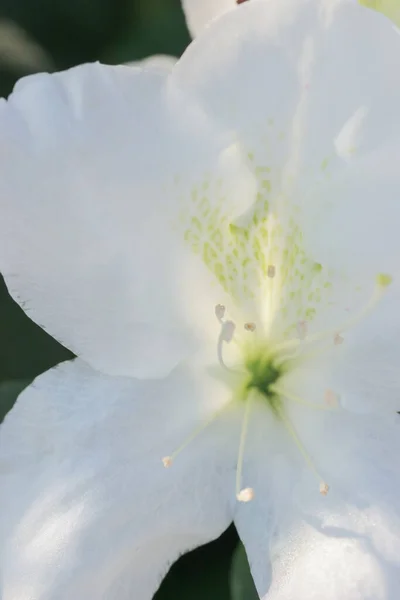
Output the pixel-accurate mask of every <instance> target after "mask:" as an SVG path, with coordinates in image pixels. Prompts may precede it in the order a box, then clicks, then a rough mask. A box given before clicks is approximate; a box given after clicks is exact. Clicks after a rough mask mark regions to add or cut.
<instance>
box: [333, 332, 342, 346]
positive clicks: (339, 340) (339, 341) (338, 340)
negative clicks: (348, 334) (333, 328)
mask: <svg viewBox="0 0 400 600" xmlns="http://www.w3.org/2000/svg"><path fill="white" fill-rule="evenodd" d="M343 342H344V338H343V337H342V336H341V335H340V334H339V333H335V335H334V338H333V343H334V344H335V346H340V344H343Z"/></svg>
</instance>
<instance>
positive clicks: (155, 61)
mask: <svg viewBox="0 0 400 600" xmlns="http://www.w3.org/2000/svg"><path fill="white" fill-rule="evenodd" d="M177 60H178V59H177V58H176V57H175V56H170V55H169V54H154V55H153V56H148V57H147V58H143V59H142V60H135V61H132V62H129V63H126V64H127V65H128V66H130V67H151V68H152V69H156V70H157V71H167V72H168V73H169V72H170V71H171V70H172V68H173V67H174V65H175V63H176V61H177Z"/></svg>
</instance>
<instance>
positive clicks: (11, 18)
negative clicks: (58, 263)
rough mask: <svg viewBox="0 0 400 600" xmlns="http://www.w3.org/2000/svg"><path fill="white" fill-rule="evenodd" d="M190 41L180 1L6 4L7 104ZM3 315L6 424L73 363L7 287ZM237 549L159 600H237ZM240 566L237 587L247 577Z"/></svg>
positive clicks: (204, 557)
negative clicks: (39, 385)
mask: <svg viewBox="0 0 400 600" xmlns="http://www.w3.org/2000/svg"><path fill="white" fill-rule="evenodd" d="M189 41H190V39H189V35H188V32H187V30H186V26H185V21H184V16H183V13H182V11H181V7H180V1H179V0H0V96H7V95H8V94H9V93H10V92H11V90H12V88H13V86H14V84H15V82H16V81H17V80H18V79H19V78H20V77H22V76H24V75H28V74H31V73H35V72H40V71H48V72H51V71H54V70H60V69H65V68H68V67H71V66H73V65H76V64H79V63H83V62H90V61H95V60H100V61H102V62H105V63H110V64H118V63H125V62H131V61H135V60H139V59H141V58H144V57H146V56H148V55H151V54H172V55H175V56H179V55H180V54H182V52H183V50H184V49H185V47H186V46H187V44H188V43H189ZM0 311H1V312H0V314H1V318H0V421H1V420H2V419H3V417H4V416H5V415H6V413H7V412H8V411H9V410H10V409H11V408H12V406H13V403H14V402H15V400H16V398H17V396H18V394H19V393H20V392H21V391H22V390H23V389H24V387H25V386H26V385H28V384H29V383H30V382H31V381H32V380H33V379H34V378H35V376H36V375H38V374H40V373H42V372H43V371H45V370H46V369H48V368H50V367H52V366H53V365H55V364H57V363H59V362H61V361H63V360H67V359H69V358H71V357H72V356H73V355H72V354H71V352H69V351H68V350H67V349H65V348H63V347H62V346H61V345H60V344H58V343H57V342H56V341H55V340H54V339H52V338H51V337H50V336H49V335H47V334H46V333H45V332H44V331H43V330H42V329H40V328H39V327H38V326H37V325H35V324H34V323H33V322H32V321H31V320H30V319H29V318H28V317H27V316H26V315H25V313H24V312H23V311H22V310H21V309H20V308H19V307H18V306H17V305H16V304H15V303H14V302H13V300H11V298H10V296H9V295H8V293H7V290H6V287H5V285H4V282H3V281H2V280H1V279H0ZM237 541H238V538H237V534H236V532H235V530H234V528H233V527H231V528H230V529H229V530H228V531H227V532H226V533H225V534H224V535H223V536H222V537H221V538H220V539H219V540H217V541H216V542H213V543H211V544H208V545H207V546H204V547H202V548H199V549H197V550H195V551H194V552H191V553H189V554H187V555H186V556H184V557H182V558H181V559H180V560H179V561H178V562H177V563H176V564H175V565H174V566H173V567H172V569H171V571H170V573H169V574H168V575H167V577H166V579H165V581H164V583H163V584H162V586H161V589H160V591H159V592H158V593H157V594H156V600H177V599H178V600H181V599H182V600H185V599H186V598H187V599H189V598H190V600H200V599H201V600H204V599H206V598H207V600H230V598H231V595H230V571H231V559H232V555H233V552H234V550H235V547H236V545H237ZM235 564H236V566H235V567H234V568H235V573H236V574H235V575H234V581H237V578H238V576H239V578H241V577H242V575H238V573H239V571H236V569H238V566H237V560H236V563H235ZM241 572H242V571H240V573H241ZM243 577H244V578H245V579H246V575H243ZM247 577H248V574H247ZM246 581H247V579H246ZM246 585H247V583H246ZM234 587H235V589H238V588H237V583H235V585H234ZM239 587H240V584H239ZM243 589H245V588H243ZM246 589H247V588H246ZM235 593H236V592H235ZM132 597H134V592H133V593H132ZM232 598H234V599H235V600H242V598H244V597H243V596H238V595H237V594H236V595H234V596H232ZM246 600H252V599H251V598H250V597H249V598H246Z"/></svg>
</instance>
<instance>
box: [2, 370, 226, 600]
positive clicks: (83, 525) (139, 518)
mask: <svg viewBox="0 0 400 600" xmlns="http://www.w3.org/2000/svg"><path fill="white" fill-rule="evenodd" d="M210 385H212V390H211V388H210ZM210 398H213V402H217V403H218V402H219V401H221V395H219V394H218V388H216V384H215V383H211V384H210V382H208V383H207V381H206V380H205V379H204V378H203V379H202V380H201V381H200V380H199V378H198V376H196V375H195V374H194V373H193V372H192V373H191V372H190V371H189V370H188V369H184V368H181V369H180V370H177V371H175V372H174V373H173V374H172V375H170V377H169V378H168V379H166V380H163V381H158V380H157V381H153V382H138V381H133V380H131V379H128V378H114V377H109V376H103V375H99V374H98V373H96V372H95V371H93V370H92V369H91V368H90V367H89V366H87V365H86V364H85V363H83V362H82V361H80V360H79V359H76V360H75V361H72V362H68V363H62V364H61V365H60V366H58V367H56V368H55V369H52V370H50V371H48V372H47V373H45V374H44V375H42V376H40V377H39V378H38V379H36V380H35V382H34V383H33V384H32V385H31V386H30V387H29V388H28V389H27V390H26V391H24V392H23V393H22V395H21V396H20V398H19V399H18V401H17V403H16V405H15V407H14V408H13V409H12V410H11V412H10V413H9V414H8V416H7V417H6V419H5V421H4V424H3V426H2V429H1V437H0V440H1V441H0V479H1V486H0V490H1V492H0V495H1V506H2V510H1V516H0V532H1V546H0V557H1V571H2V598H4V600H12V599H14V598H19V600H31V599H32V598H33V597H35V598H38V597H40V598H41V599H42V600H64V599H65V600H67V599H68V600H70V599H71V598H76V599H83V598H90V599H91V600H97V599H98V600H100V599H105V598H109V599H111V598H118V599H119V600H123V599H125V598H126V599H128V598H132V590H134V595H135V598H137V600H150V599H151V598H152V595H153V593H154V592H155V590H156V589H157V587H158V585H159V583H160V581H161V578H162V577H163V576H164V574H165V572H166V571H167V569H168V568H169V566H170V564H171V563H172V562H173V561H174V560H176V559H177V557H178V556H179V555H180V554H181V553H182V552H184V551H186V550H188V549H190V548H194V547H195V546H197V545H199V544H203V543H205V542H207V541H209V540H211V539H213V538H215V537H216V536H218V535H219V534H220V533H221V532H222V531H223V530H224V528H226V527H227V525H228V524H229V521H230V519H231V513H230V510H229V499H228V496H229V494H230V489H231V483H232V467H231V465H230V464H229V461H228V460H227V456H229V452H230V450H229V449H228V450H227V447H228V448H229V446H230V444H229V438H228V440H226V439H224V438H223V437H221V436H218V435H216V431H217V430H216V429H215V428H213V426H210V428H209V429H208V430H206V431H205V432H204V434H203V435H201V436H199V437H198V439H197V440H196V442H194V443H193V444H192V445H191V446H190V447H188V448H187V449H186V450H185V451H184V452H182V454H181V455H180V456H179V458H177V459H176V462H174V464H173V466H171V468H170V469H164V467H163V465H162V463H161V457H162V456H163V455H165V454H167V453H169V452H170V451H171V450H173V449H174V448H175V447H176V446H177V445H179V444H180V443H181V442H182V440H183V439H184V437H186V436H187V435H188V433H190V429H191V428H192V427H195V426H196V425H198V419H200V418H204V415H205V414H207V411H208V410H210V409H211V408H212V407H213V408H214V409H215V405H214V406H213V405H212V404H211V401H210ZM188 430H189V431H188Z"/></svg>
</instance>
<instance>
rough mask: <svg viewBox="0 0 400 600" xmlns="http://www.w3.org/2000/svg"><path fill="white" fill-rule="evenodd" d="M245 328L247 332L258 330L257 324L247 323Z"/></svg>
mask: <svg viewBox="0 0 400 600" xmlns="http://www.w3.org/2000/svg"><path fill="white" fill-rule="evenodd" d="M244 328H245V330H246V331H251V332H253V331H255V330H256V324H255V323H245V324H244Z"/></svg>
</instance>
